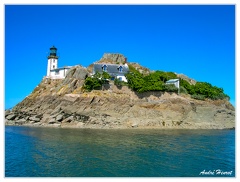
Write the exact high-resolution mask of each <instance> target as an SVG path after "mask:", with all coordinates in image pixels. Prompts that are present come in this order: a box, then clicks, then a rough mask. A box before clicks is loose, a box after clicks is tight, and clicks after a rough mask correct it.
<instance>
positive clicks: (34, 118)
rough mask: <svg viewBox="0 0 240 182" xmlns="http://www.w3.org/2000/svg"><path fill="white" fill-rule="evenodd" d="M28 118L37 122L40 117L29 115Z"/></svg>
mask: <svg viewBox="0 0 240 182" xmlns="http://www.w3.org/2000/svg"><path fill="white" fill-rule="evenodd" d="M29 120H31V121H35V122H39V121H40V118H37V117H36V116H33V117H30V118H29Z"/></svg>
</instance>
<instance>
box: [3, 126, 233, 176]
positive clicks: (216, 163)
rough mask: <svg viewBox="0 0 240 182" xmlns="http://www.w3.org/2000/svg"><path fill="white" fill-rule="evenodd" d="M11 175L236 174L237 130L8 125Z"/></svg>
mask: <svg viewBox="0 0 240 182" xmlns="http://www.w3.org/2000/svg"><path fill="white" fill-rule="evenodd" d="M5 176H6V177H234V176H235V130H159V129H151V130H141V129H126V130H122V129H120V130H115V129H109V130H103V129H63V128H41V127H23V126H6V127H5Z"/></svg>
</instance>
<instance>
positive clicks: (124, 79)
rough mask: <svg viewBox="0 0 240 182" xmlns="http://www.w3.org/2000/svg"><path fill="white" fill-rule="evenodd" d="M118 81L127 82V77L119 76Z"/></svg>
mask: <svg viewBox="0 0 240 182" xmlns="http://www.w3.org/2000/svg"><path fill="white" fill-rule="evenodd" d="M117 79H120V80H122V81H124V82H127V78H126V77H125V76H117Z"/></svg>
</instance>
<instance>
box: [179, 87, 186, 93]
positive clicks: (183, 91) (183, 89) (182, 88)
mask: <svg viewBox="0 0 240 182" xmlns="http://www.w3.org/2000/svg"><path fill="white" fill-rule="evenodd" d="M180 93H183V94H188V91H187V89H185V88H184V87H183V86H180Z"/></svg>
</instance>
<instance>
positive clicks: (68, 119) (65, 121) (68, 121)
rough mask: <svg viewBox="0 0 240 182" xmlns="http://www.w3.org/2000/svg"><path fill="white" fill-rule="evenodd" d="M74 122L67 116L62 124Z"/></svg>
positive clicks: (71, 117)
mask: <svg viewBox="0 0 240 182" xmlns="http://www.w3.org/2000/svg"><path fill="white" fill-rule="evenodd" d="M73 120H74V118H73V116H69V117H68V118H66V119H64V120H63V121H62V123H70V122H72V121H73Z"/></svg>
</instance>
